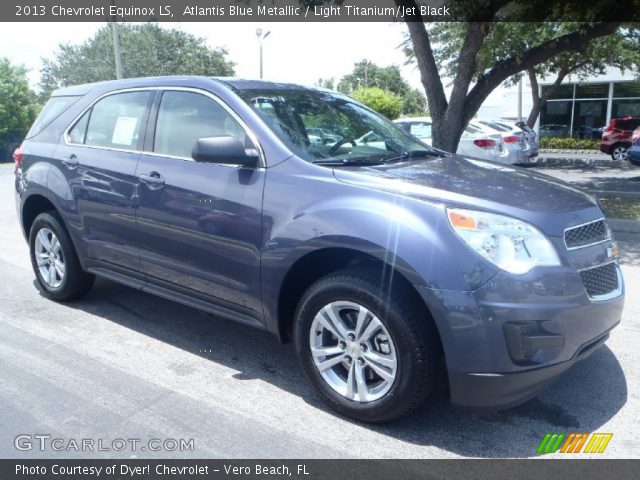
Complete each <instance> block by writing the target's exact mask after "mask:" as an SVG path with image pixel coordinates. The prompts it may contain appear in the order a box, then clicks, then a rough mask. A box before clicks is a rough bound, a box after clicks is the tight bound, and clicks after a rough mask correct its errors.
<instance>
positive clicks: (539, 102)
mask: <svg viewBox="0 0 640 480" xmlns="http://www.w3.org/2000/svg"><path fill="white" fill-rule="evenodd" d="M527 73H528V74H529V80H530V81H531V97H532V100H533V107H532V108H531V111H530V112H529V118H527V125H529V127H531V128H533V126H534V125H535V124H536V121H537V120H538V116H539V115H540V112H541V111H542V108H543V107H544V106H545V105H546V104H547V100H548V99H549V96H550V95H552V94H553V93H554V92H555V91H556V90H558V87H559V86H560V84H561V83H562V81H563V80H564V79H565V78H566V76H567V75H568V74H569V69H565V68H561V69H560V71H559V72H558V76H557V77H556V79H555V81H554V82H553V83H552V84H551V85H550V86H549V88H547V89H546V90H545V93H544V95H542V96H540V93H539V92H538V90H539V87H538V78H537V77H536V72H535V70H534V69H532V68H530V69H529V70H527Z"/></svg>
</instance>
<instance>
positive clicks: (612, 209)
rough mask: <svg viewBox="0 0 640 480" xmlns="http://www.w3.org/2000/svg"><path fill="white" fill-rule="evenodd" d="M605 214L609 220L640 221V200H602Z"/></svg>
mask: <svg viewBox="0 0 640 480" xmlns="http://www.w3.org/2000/svg"><path fill="white" fill-rule="evenodd" d="M600 203H601V204H602V209H603V210H604V213H605V215H606V216H607V217H609V218H623V219H627V220H640V200H633V199H629V198H617V197H615V198H601V199H600Z"/></svg>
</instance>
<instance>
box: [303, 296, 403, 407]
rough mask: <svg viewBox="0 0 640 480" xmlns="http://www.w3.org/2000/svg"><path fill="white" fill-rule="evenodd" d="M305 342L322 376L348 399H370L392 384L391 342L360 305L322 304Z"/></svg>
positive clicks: (394, 367) (394, 365) (394, 361)
mask: <svg viewBox="0 0 640 480" xmlns="http://www.w3.org/2000/svg"><path fill="white" fill-rule="evenodd" d="M309 345H310V348H311V354H312V356H313V362H314V365H315V367H316V369H317V370H318V372H319V373H320V375H321V377H322V379H323V380H324V381H325V382H326V383H327V385H329V386H330V387H331V388H332V389H333V390H334V391H336V392H337V393H339V394H340V395H342V396H343V397H345V398H347V399H349V400H352V401H356V402H360V403H366V402H372V401H375V400H378V399H380V398H382V397H383V396H384V395H385V394H386V393H387V392H388V391H389V390H390V389H391V387H392V386H393V383H394V381H395V379H396V374H397V371H398V360H397V357H396V348H395V345H394V343H393V340H392V338H391V335H389V332H388V331H387V329H386V328H385V326H384V324H383V323H382V321H381V320H380V319H379V318H378V317H377V316H376V315H375V314H374V313H373V312H371V311H370V310H368V309H367V308H366V307H364V306H363V305H359V304H357V303H354V302H348V301H335V302H331V303H329V304H328V305H325V306H324V307H323V308H321V309H320V310H319V311H318V313H317V314H316V316H315V317H314V319H313V322H312V324H311V330H310V332H309Z"/></svg>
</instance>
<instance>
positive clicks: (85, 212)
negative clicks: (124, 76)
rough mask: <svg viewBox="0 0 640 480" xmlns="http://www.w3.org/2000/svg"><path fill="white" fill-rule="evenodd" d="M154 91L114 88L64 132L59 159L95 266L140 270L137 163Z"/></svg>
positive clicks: (74, 221)
mask: <svg viewBox="0 0 640 480" xmlns="http://www.w3.org/2000/svg"><path fill="white" fill-rule="evenodd" d="M154 94H155V92H154V91H150V90H134V91H125V92H116V93H112V94H109V95H107V96H104V97H102V98H101V99H99V100H97V101H96V102H95V103H94V104H93V105H92V106H91V107H90V108H89V109H87V110H86V111H85V112H84V113H83V114H82V115H81V116H80V117H79V118H78V120H77V121H76V122H75V123H74V124H73V125H72V126H71V128H70V129H69V130H68V132H67V133H66V134H65V136H64V137H65V138H64V141H63V142H62V143H61V144H60V145H59V147H58V148H57V149H56V151H55V161H56V162H59V169H60V171H62V172H63V174H64V176H65V177H66V178H65V179H66V181H67V182H68V184H69V186H70V188H71V192H72V195H73V197H74V200H75V204H76V212H75V215H71V216H69V219H70V223H71V228H73V229H74V230H75V232H74V233H76V234H77V235H79V236H80V237H81V242H80V245H81V248H83V249H84V252H83V256H84V257H85V258H87V260H88V262H89V263H90V266H92V267H106V268H109V269H111V270H121V271H123V272H124V273H129V274H138V276H140V275H142V276H143V274H142V267H141V263H140V257H139V253H138V247H137V238H136V236H137V230H136V222H135V208H136V203H137V183H138V180H137V178H136V176H135V172H136V166H137V163H138V160H139V158H140V150H141V148H142V141H143V138H142V137H143V135H144V128H143V126H144V125H145V124H146V121H147V118H148V113H149V109H150V106H151V103H152V100H153V96H154Z"/></svg>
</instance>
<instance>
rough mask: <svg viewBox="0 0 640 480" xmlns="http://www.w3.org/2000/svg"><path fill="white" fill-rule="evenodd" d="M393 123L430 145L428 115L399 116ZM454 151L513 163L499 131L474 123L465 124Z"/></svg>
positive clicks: (429, 121) (429, 119)
mask: <svg viewBox="0 0 640 480" xmlns="http://www.w3.org/2000/svg"><path fill="white" fill-rule="evenodd" d="M394 123H395V124H396V125H399V126H400V127H401V128H402V129H403V130H404V131H405V132H407V133H409V134H411V135H412V136H414V137H416V138H417V139H419V140H420V141H422V142H424V143H426V144H427V145H431V125H432V123H433V122H432V120H431V118H430V117H413V118H401V119H398V120H394ZM456 153H458V154H459V155H469V156H471V157H475V158H480V159H484V160H491V161H493V162H499V163H513V162H511V161H510V158H509V150H508V149H507V147H506V146H505V143H504V141H503V139H502V136H501V135H500V134H499V133H496V132H487V131H486V130H485V129H483V128H482V127H479V126H474V125H467V127H466V128H465V130H464V132H463V134H462V137H461V138H460V142H459V143H458V150H457V151H456Z"/></svg>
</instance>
